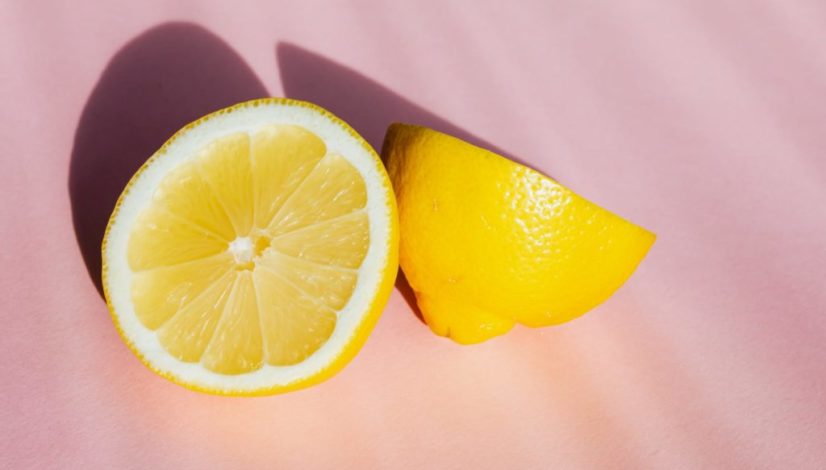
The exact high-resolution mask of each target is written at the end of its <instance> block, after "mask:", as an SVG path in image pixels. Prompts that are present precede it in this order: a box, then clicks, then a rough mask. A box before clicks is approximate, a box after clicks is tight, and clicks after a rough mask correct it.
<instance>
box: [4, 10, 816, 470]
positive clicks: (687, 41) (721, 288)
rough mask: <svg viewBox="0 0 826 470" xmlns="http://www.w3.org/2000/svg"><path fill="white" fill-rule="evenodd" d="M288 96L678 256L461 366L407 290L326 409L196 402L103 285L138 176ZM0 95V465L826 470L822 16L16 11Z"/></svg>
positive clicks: (315, 392) (316, 395) (297, 400)
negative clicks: (405, 137)
mask: <svg viewBox="0 0 826 470" xmlns="http://www.w3.org/2000/svg"><path fill="white" fill-rule="evenodd" d="M267 94H271V95H287V96H291V97H295V98H303V99H309V100H312V101H316V102H317V103H319V104H321V105H323V106H326V107H328V108H329V109H331V110H332V111H333V112H335V113H337V114H339V115H340V116H341V117H343V118H344V119H346V120H348V121H350V122H351V123H352V124H353V125H354V126H355V127H356V129H358V130H359V131H361V132H362V133H363V134H364V135H365V136H366V137H367V138H368V139H369V140H370V141H371V142H372V143H373V144H374V145H380V142H381V138H382V135H383V132H384V129H385V127H386V126H387V124H388V123H389V122H391V121H393V120H400V121H409V122H416V123H420V124H425V125H430V126H433V127H436V128H439V129H442V130H445V131H448V132H451V133H454V134H457V135H459V136H461V137H465V138H468V139H470V140H473V141H475V142H479V143H484V144H485V145H488V146H490V147H492V148H497V149H500V151H502V152H503V153H506V154H508V155H511V156H514V157H515V158H518V159H519V160H521V161H523V162H525V163H527V164H530V165H531V166H533V167H535V168H538V169H540V170H542V171H544V172H546V173H548V174H550V175H552V176H553V177H554V178H556V179H558V180H559V181H561V182H562V183H564V184H566V185H568V186H570V187H571V188H573V189H575V190H576V191H578V192H579V193H581V194H582V195H584V196H586V197H588V198H590V199H591V200H593V201H595V202H597V203H600V204H602V205H604V206H606V207H607V208H609V209H611V210H613V211H616V212H617V213H619V214H621V215H623V216H625V217H626V218H628V219H630V220H632V221H635V222H637V223H639V224H641V225H643V226H645V227H647V228H649V229H651V230H653V231H655V232H656V233H657V234H658V236H659V238H658V241H657V243H656V245H655V246H654V248H653V250H652V251H651V253H650V254H649V256H648V258H647V259H646V260H645V261H644V262H643V263H642V265H641V266H640V268H639V270H638V271H637V272H636V273H635V274H634V276H633V277H632V278H631V279H630V281H629V282H628V283H627V284H626V285H625V286H624V287H623V288H622V289H621V290H620V291H619V292H617V294H616V295H615V296H614V297H612V298H611V299H610V300H609V301H608V302H606V303H605V304H603V305H602V306H600V307H598V308H597V309H595V310H594V311H593V312H591V313H589V314H587V315H585V316H584V317H582V318H580V319H577V320H575V321H573V322H570V323H568V324H565V325H561V326H558V327H553V328H546V329H539V330H532V329H528V328H523V327H517V328H515V329H514V330H513V331H512V332H510V333H509V334H507V335H506V336H503V337H500V338H497V339H494V340H492V341H489V342H487V343H484V344H481V345H477V346H470V347H461V346H458V345H456V344H453V343H451V342H450V341H448V340H445V339H443V338H440V337H437V336H435V335H433V334H431V333H430V331H429V330H428V329H427V328H426V327H425V326H424V325H422V324H421V323H420V321H419V320H418V319H417V318H416V316H415V315H414V314H413V313H412V310H411V308H410V306H409V305H408V304H407V302H406V301H405V297H404V296H403V295H402V293H401V292H400V291H395V292H394V293H393V295H392V297H391V298H390V301H389V304H388V305H387V308H386V310H385V312H384V315H383V317H382V319H381V320H380V322H379V324H378V326H377V327H376V329H375V331H374V333H373V334H372V336H371V337H370V339H369V340H368V342H367V344H366V346H365V347H364V349H363V350H362V352H361V353H360V354H359V355H358V356H357V357H356V359H355V360H354V361H353V362H352V363H351V364H350V366H348V367H347V368H346V369H344V370H343V371H342V372H341V373H340V374H338V375H337V376H335V377H334V378H333V379H331V380H329V381H328V382H326V383H324V384H322V385H320V386H317V387H314V388H311V389H307V390H303V391H299V392H295V393H290V394H286V395H280V396H272V397H263V398H251V399H238V398H224V397H217V396H208V395H202V394H197V393H194V392H190V391H188V390H185V389H183V388H181V387H178V386H176V385H174V384H172V383H169V382H167V381H166V380H164V379H162V378H160V377H157V376H155V375H154V374H153V373H151V372H150V371H149V370H147V369H146V368H145V367H144V366H143V365H141V363H140V362H139V361H138V360H137V359H136V358H135V357H134V356H133V355H132V353H131V352H129V350H128V349H127V348H126V347H125V346H124V345H123V343H122V342H121V341H120V339H119V337H118V335H117V333H116V332H115V329H114V328H113V326H112V322H111V320H110V318H109V315H108V313H107V310H106V305H105V303H104V301H103V300H102V298H101V296H100V294H99V293H98V290H97V288H96V285H95V282H96V277H97V276H96V275H90V274H89V273H90V270H91V272H96V269H97V266H99V257H98V256H97V255H96V251H97V247H98V245H97V244H98V243H99V240H100V235H101V231H102V226H103V225H102V224H104V223H105V218H106V215H107V212H108V211H109V210H110V209H111V207H112V204H113V202H114V197H116V195H117V192H118V191H119V190H120V188H121V187H122V186H123V184H124V183H125V182H126V181H127V180H128V178H129V176H130V174H131V172H132V171H133V170H134V169H135V168H137V166H139V165H140V163H141V162H142V161H143V160H144V159H145V158H146V157H147V156H148V155H149V154H150V153H151V152H152V151H153V150H154V149H155V148H157V147H158V146H159V145H160V144H161V143H162V142H163V141H164V140H165V139H166V137H167V136H168V135H169V134H170V133H171V132H172V131H174V130H175V129H176V128H177V127H179V126H181V125H182V124H184V123H185V122H187V121H188V120H191V119H192V118H194V117H197V116H198V115H200V114H204V113H206V112H208V111H211V110H213V109H215V108H217V107H220V106H223V105H226V104H230V103H232V102H234V101H240V100H243V99H247V98H252V97H256V96H263V95H267ZM0 98H2V99H0V104H2V125H0V142H1V143H2V144H0V149H2V150H0V158H2V168H3V171H0V191H2V198H0V224H2V225H0V315H1V317H0V320H1V321H0V324H1V325H2V335H0V338H2V339H0V357H2V366H0V367H2V376H0V377H2V379H1V380H0V400H2V401H1V402H0V404H1V405H2V406H0V467H2V468H10V469H26V468H61V469H62V468H126V469H128V468H135V469H139V468H175V469H190V468H191V469H201V468H217V469H220V468H307V469H316V468H444V469H451V468H455V469H459V468H462V469H464V468H537V469H539V468H565V469H567V468H703V469H706V468H725V469H733V468H751V469H759V468H794V469H809V468H810V469H816V468H821V469H822V468H826V445H824V442H826V106H825V105H824V104H826V103H824V99H826V5H825V4H824V3H823V2H819V1H814V0H812V1H787V0H774V1H768V0H755V1H743V2H734V1H720V0H702V1H700V0H681V1H672V2H663V1H654V0H652V1H629V2H608V1H604V2H581V1H573V0H570V1H560V0H545V1H541V0H540V1H528V2H501V1H476V2H470V1H468V2H455V1H454V2H450V1H448V2H441V1H428V2H367V1H356V0H350V1H337V2H326V3H318V2H312V1H304V2H287V1H281V0H267V1H255V2H242V1H237V2H224V1H221V2H218V1H215V2H200V1H189V0H178V1H169V2H158V1H140V2H134V1H133V2H121V1H118V2H109V1H99V2H27V1H3V2H2V3H0ZM87 265H88V267H87Z"/></svg>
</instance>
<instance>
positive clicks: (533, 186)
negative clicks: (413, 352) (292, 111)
mask: <svg viewBox="0 0 826 470" xmlns="http://www.w3.org/2000/svg"><path fill="white" fill-rule="evenodd" d="M382 157H383V159H384V160H385V163H386V165H387V168H388V173H389V174H390V179H391V181H392V183H393V187H394V190H395V192H396V200H397V205H398V210H399V219H400V233H401V244H400V248H399V250H400V251H399V261H400V264H401V267H402V270H404V273H405V276H406V277H407V279H408V281H409V283H410V286H411V287H412V288H413V290H414V292H415V294H416V299H417V301H418V304H419V307H420V309H421V311H422V314H423V316H424V319H425V321H426V322H427V324H428V325H429V326H430V328H431V329H432V330H433V331H434V332H435V333H436V334H438V335H442V336H447V337H450V338H451V339H453V340H455V341H456V342H459V343H463V344H469V343H478V342H481V341H485V340H487V339H489V338H492V337H494V336H497V335H501V334H503V333H505V332H507V331H508V330H509V329H510V328H511V327H513V325H514V324H515V323H521V324H523V325H527V326H531V327H539V326H547V325H553V324H558V323H562V322H565V321H568V320H571V319H573V318H576V317H578V316H580V315H582V314H583V313H585V312H587V311H588V310H590V309H592V308H593V307H595V306H596V305H598V304H600V303H601V302H603V301H604V300H605V299H607V298H608V297H609V296H610V295H611V294H612V293H613V292H614V291H615V290H616V289H618V288H619V287H620V286H621V285H622V284H623V283H624V282H625V281H626V279H628V277H629V276H630V275H631V273H632V272H633V271H634V270H635V269H636V267H637V265H638V264H639V262H640V261H641V260H642V258H643V257H644V256H645V254H646V253H647V252H648V250H649V248H650V247H651V245H652V244H653V243H654V239H655V236H654V234H653V233H651V232H649V231H647V230H645V229H643V228H641V227H638V226H636V225H634V224H632V223H630V222H627V221H625V220H624V219H622V218H620V217H618V216H616V215H614V214H612V213H610V212H608V211H607V210H605V209H602V208H600V207H599V206H597V205H595V204H593V203H591V202H589V201H587V200H585V199H584V198H582V197H580V196H578V195H576V194H575V193H573V192H572V191H570V190H569V189H567V188H565V187H563V186H561V185H560V184H558V183H556V182H555V181H553V180H551V179H550V178H548V177H546V176H544V175H542V174H541V173H539V172H537V171H534V170H532V169H530V168H527V167H525V166H522V165H519V164H517V163H514V162H512V161H510V160H507V159H505V158H503V157H501V156H499V155H496V154H494V153H492V152H489V151H487V150H484V149H481V148H478V147H475V146H473V145H471V144H468V143H466V142H464V141H461V140H459V139H456V138H454V137H451V136H448V135H445V134H441V133H439V132H436V131H433V130H431V129H427V128H424V127H418V126H411V125H405V124H393V125H391V126H390V128H389V129H388V132H387V135H386V137H385V141H384V146H383V150H382Z"/></svg>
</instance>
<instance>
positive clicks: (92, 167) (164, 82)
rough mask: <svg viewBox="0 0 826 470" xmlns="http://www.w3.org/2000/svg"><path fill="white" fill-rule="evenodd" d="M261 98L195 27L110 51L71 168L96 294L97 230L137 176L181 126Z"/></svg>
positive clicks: (75, 216) (167, 29) (253, 82)
mask: <svg viewBox="0 0 826 470" xmlns="http://www.w3.org/2000/svg"><path fill="white" fill-rule="evenodd" d="M263 96H267V91H266V89H265V88H264V85H263V84H262V83H261V81H260V80H259V79H258V78H257V76H256V75H255V73H253V71H252V70H251V69H250V67H249V66H248V65H247V64H246V63H245V62H244V60H243V59H242V58H241V57H240V56H239V55H238V54H237V53H236V52H235V51H233V50H232V48H230V47H229V46H228V45H227V44H226V43H225V42H224V41H222V40H221V39H219V38H218V37H217V36H215V35H214V34H212V33H210V32H209V31H207V30H206V29H204V28H203V27H201V26H198V25H195V24H191V23H165V24H162V25H160V26H157V27H155V28H152V29H150V30H148V31H146V32H145V33H143V34H141V35H140V36H138V37H136V38H135V39H133V40H132V41H130V42H129V43H128V44H126V45H125V46H124V47H123V48H122V49H121V50H120V51H118V53H117V54H115V56H114V57H113V58H112V60H111V61H110V62H109V64H108V65H107V67H106V69H105V70H104V72H103V74H102V75H101V77H100V80H99V81H98V83H97V84H96V85H95V88H94V90H93V91H92V94H91V96H90V97H89V100H88V101H87V103H86V106H85V107H84V109H83V113H82V115H81V118H80V122H79V124H78V126H77V132H76V133H75V142H74V148H73V149H72V157H71V163H70V168H69V197H70V198H71V203H72V220H73V222H74V228H75V235H76V236H77V242H78V245H79V246H80V250H81V253H82V254H83V259H84V261H85V262H86V268H87V269H88V271H89V276H90V277H91V278H92V281H93V282H94V283H95V286H96V287H97V289H98V291H99V292H101V293H102V290H101V283H100V282H101V281H100V276H101V271H100V270H101V256H100V244H101V241H102V240H103V232H104V231H105V229H106V224H107V222H108V220H109V215H110V214H111V213H112V209H114V207H115V203H116V201H117V198H118V196H119V195H120V193H121V191H122V190H123V188H124V186H126V183H127V182H128V181H129V179H130V178H131V177H132V175H133V174H134V173H135V171H136V170H137V169H138V168H139V167H140V166H141V165H142V164H143V163H144V162H145V161H146V160H147V159H148V158H149V157H150V156H151V155H152V154H153V153H154V152H155V151H156V150H157V149H158V148H160V146H161V145H163V143H164V142H165V141H166V140H167V139H168V138H169V137H170V136H172V134H173V133H175V131H177V130H178V129H180V128H181V127H183V126H184V125H186V124H187V123H189V122H191V121H194V120H195V119H197V118H199V117H201V116H203V115H205V114H208V113H210V112H212V111H215V110H217V109H220V108H223V107H226V106H229V105H232V104H235V103H237V102H240V101H245V100H249V99H253V98H260V97H263Z"/></svg>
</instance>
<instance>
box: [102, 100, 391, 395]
mask: <svg viewBox="0 0 826 470" xmlns="http://www.w3.org/2000/svg"><path fill="white" fill-rule="evenodd" d="M267 107H270V108H273V109H272V110H266V109H262V108H267ZM291 108H295V109H291ZM230 113H232V115H230ZM291 113H295V114H297V119H298V120H299V121H302V117H303V121H305V122H304V124H305V125H297V124H291V123H285V122H270V121H273V120H274V121H284V120H289V119H288V118H290V117H291ZM314 114H316V116H314ZM318 115H320V116H318ZM204 120H205V122H206V121H210V122H209V123H206V124H203V123H201V124H200V125H199V123H195V124H193V125H191V126H190V128H185V129H184V130H182V131H181V132H180V133H179V134H183V135H178V136H177V137H175V138H173V140H172V143H171V144H169V143H168V144H167V146H165V147H164V148H163V149H162V150H161V151H160V152H159V154H157V155H156V156H155V157H153V159H152V160H150V162H148V163H147V165H146V166H145V167H144V168H142V169H141V170H139V172H138V174H136V176H135V178H133V182H132V183H130V185H129V186H128V187H127V189H126V190H125V191H124V194H123V195H122V196H121V199H122V201H121V202H122V204H121V203H119V204H118V207H117V208H116V210H115V212H114V213H113V215H112V218H111V220H110V227H109V229H108V230H107V235H106V237H105V240H104V248H103V251H104V260H105V261H106V265H105V266H104V285H105V291H106V294H107V299H108V300H109V301H110V307H111V310H112V313H113V317H114V319H115V321H116V325H118V327H119V330H120V331H121V333H122V334H123V335H124V337H125V339H126V340H127V343H128V344H129V345H130V346H131V347H132V348H133V349H134V350H135V352H136V353H137V354H138V355H139V356H140V357H141V358H142V359H144V362H146V363H147V365H148V366H150V368H152V369H153V370H155V371H157V372H159V373H161V374H162V375H164V376H166V377H169V378H171V379H172V380H174V381H176V382H178V383H181V384H183V385H185V386H188V387H190V388H194V389H198V390H204V391H209V392H214V393H225V394H259V393H272V392H276V391H285V390H287V389H292V388H297V387H298V386H303V385H302V383H304V384H309V383H312V382H317V381H320V380H322V379H323V378H326V376H329V375H330V374H331V373H332V372H334V370H335V369H336V368H338V367H341V366H342V365H343V363H345V362H346V361H347V360H349V358H350V357H352V356H353V355H354V354H355V351H357V350H358V348H359V347H360V345H361V343H363V341H364V338H365V337H366V334H367V332H369V329H370V328H371V327H372V325H373V324H374V323H375V319H376V317H377V315H378V313H379V312H380V310H381V308H382V307H383V304H384V302H386V300H387V297H388V296H389V291H390V289H391V288H392V283H393V279H394V277H395V269H396V268H395V266H396V259H397V258H396V253H395V250H396V247H397V241H396V240H397V237H398V235H397V227H396V223H397V222H396V218H395V204H394V201H393V195H392V191H391V190H390V185H389V181H387V176H386V174H385V173H384V172H383V170H382V168H381V166H380V162H379V160H378V157H377V156H376V155H375V153H373V152H372V150H371V149H370V148H369V146H368V145H367V144H366V143H365V142H364V141H363V140H361V139H360V138H359V137H358V135H357V134H355V132H354V131H352V130H351V129H349V127H346V125H344V124H343V123H341V122H339V121H337V120H336V119H335V118H334V117H332V116H331V115H329V114H328V113H326V111H323V110H321V109H320V108H317V107H315V106H314V105H310V104H308V103H303V102H295V101H291V100H277V99H270V100H259V101H257V102H251V103H245V104H241V105H237V106H236V107H235V108H230V110H229V111H223V112H219V113H216V114H215V115H211V116H208V117H207V118H204ZM319 120H322V121H323V120H326V121H327V122H324V123H322V124H317V121H319ZM222 121H225V122H224V123H223V124H222ZM215 122H217V123H218V124H216V123H215ZM331 124H332V125H331ZM314 125H316V126H319V129H318V130H316V131H313V130H310V128H312V127H313V126H314ZM336 126H340V127H341V128H342V129H335V127H336ZM199 127H203V128H205V129H201V130H198V129H199ZM331 129H332V130H331ZM187 134H194V135H195V137H192V138H190V139H189V140H190V141H192V142H188V143H187V142H184V143H183V144H180V145H178V148H177V149H176V148H175V145H176V142H175V141H176V140H177V141H181V140H183V141H186V139H187V136H186V135H187ZM188 149H194V151H193V152H191V154H187V153H188ZM340 149H345V150H344V151H341V150H340ZM347 149H349V151H348V150H347ZM354 153H355V154H356V155H353V154H354ZM164 159H175V160H176V163H167V162H164V161H163V160H164ZM156 160H157V161H156ZM357 165H358V166H359V167H358V168H357ZM160 167H164V169H163V170H160V169H158V168H160ZM365 168H366V170H365ZM133 183H134V184H133ZM368 186H370V187H368ZM371 188H372V189H371ZM122 205H123V206H130V207H128V208H126V209H124V208H123V207H121V206H122ZM132 214H134V215H132ZM110 232H111V233H110ZM371 234H372V235H371ZM371 250H372V251H371ZM370 253H372V255H371V258H370V260H366V258H368V255H369V254H370ZM360 284H361V293H359V294H358V295H356V290H357V286H359V285H360ZM356 297H357V298H356ZM345 312H346V313H345ZM342 315H345V316H346V319H343V318H344V317H342ZM343 324H346V325H343ZM337 330H347V331H342V332H339V334H338V336H337V339H336V340H335V341H334V342H335V343H336V347H335V348H332V350H330V349H331V348H327V349H328V351H325V353H324V354H322V355H323V356H324V357H313V356H314V355H316V356H319V355H318V354H316V353H317V352H319V350H320V349H322V348H323V347H324V346H325V345H327V343H328V342H331V337H332V336H333V335H334V333H336V331H337ZM310 359H312V360H310Z"/></svg>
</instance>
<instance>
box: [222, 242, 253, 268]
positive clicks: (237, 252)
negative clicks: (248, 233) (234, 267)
mask: <svg viewBox="0 0 826 470" xmlns="http://www.w3.org/2000/svg"><path fill="white" fill-rule="evenodd" d="M228 250H229V252H230V253H232V257H233V259H235V263H236V264H248V263H250V262H251V261H252V258H253V256H254V255H255V250H254V248H253V246H252V240H251V239H250V237H238V238H236V239H235V240H233V241H232V242H230V244H229V248H228Z"/></svg>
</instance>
